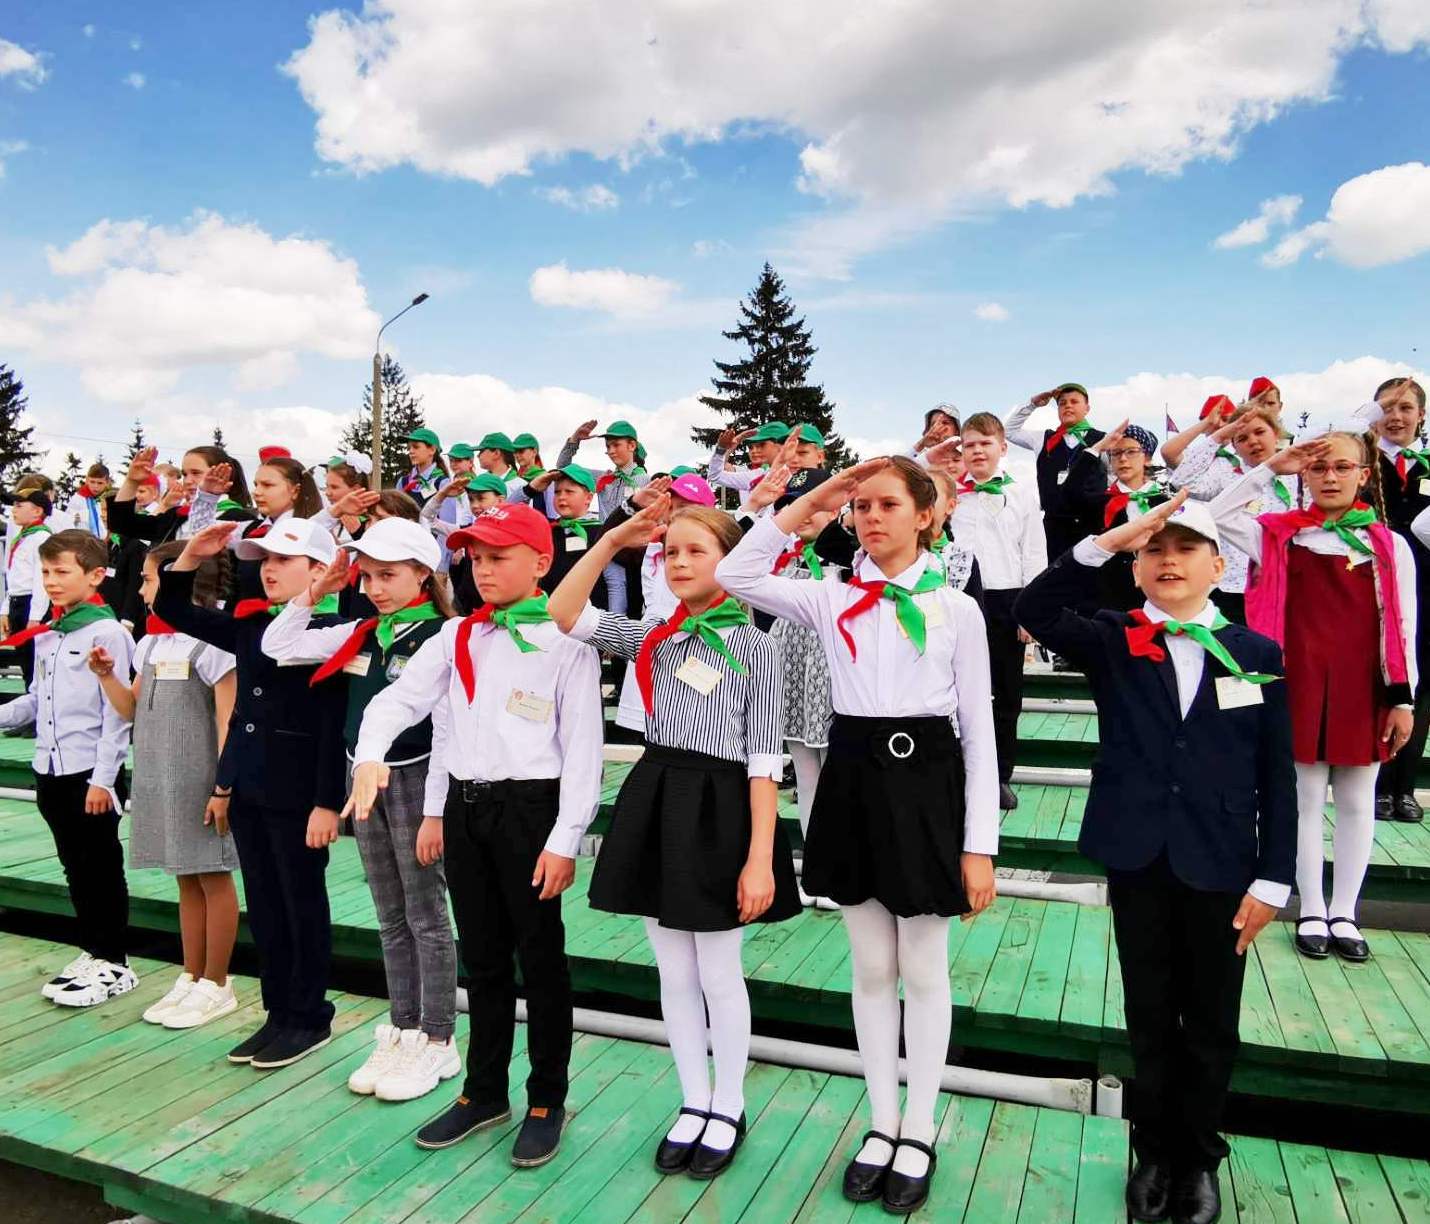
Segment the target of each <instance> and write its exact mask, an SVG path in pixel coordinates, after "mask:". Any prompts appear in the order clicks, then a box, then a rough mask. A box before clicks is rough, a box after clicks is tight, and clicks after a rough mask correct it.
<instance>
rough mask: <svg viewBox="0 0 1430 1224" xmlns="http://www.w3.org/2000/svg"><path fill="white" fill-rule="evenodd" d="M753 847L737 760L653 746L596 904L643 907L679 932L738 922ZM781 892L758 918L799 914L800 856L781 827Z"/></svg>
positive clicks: (630, 795)
mask: <svg viewBox="0 0 1430 1224" xmlns="http://www.w3.org/2000/svg"><path fill="white" fill-rule="evenodd" d="M749 852H750V784H749V779H748V778H747V777H746V773H745V766H744V765H743V764H741V763H740V762H738V761H727V760H724V759H723V758H721V757H714V756H706V755H705V754H704V753H700V752H685V751H682V750H681V749H678V748H663V747H661V746H660V745H658V744H649V745H647V746H646V750H645V755H643V756H642V757H641V759H640V760H639V761H637V762H636V764H635V767H634V768H633V769H632V770H631V772H630V775H629V776H628V777H627V778H626V781H625V784H624V785H623V786H622V787H621V793H620V795H619V796H618V797H617V799H616V810H615V813H614V815H612V817H611V827H610V831H609V832H607V834H606V836H605V838H604V840H603V841H602V843H601V852H600V854H598V855H597V856H596V867H595V870H594V871H593V873H592V875H591V888H590V892H589V894H588V899H589V901H590V904H591V907H592V908H593V909H598V910H606V911H608V912H609V913H613V914H640V915H643V916H644V917H647V918H654V919H656V920H657V921H658V922H659V923H660V925H661V926H664V927H670V928H671V929H672V930H677V931H731V930H734V929H735V928H736V927H738V926H740V925H741V924H740V907H739V904H738V902H737V900H736V889H737V886H738V884H739V880H740V872H741V871H743V870H744V867H745V860H746V859H747V858H748V857H749ZM772 866H773V870H774V877H775V899H774V902H773V904H771V906H770V908H769V909H767V910H766V911H765V912H764V913H763V914H762V915H760V917H758V918H757V919H755V921H756V922H781V921H783V920H784V919H786V918H793V917H794V916H795V915H796V914H798V913H799V912H800V903H799V888H798V886H797V884H796V882H795V876H794V860H793V858H792V857H791V855H790V848H789V842H788V840H787V839H786V838H785V834H784V830H783V829H782V828H780V827H779V826H778V825H776V828H775V839H774V856H773V860H772Z"/></svg>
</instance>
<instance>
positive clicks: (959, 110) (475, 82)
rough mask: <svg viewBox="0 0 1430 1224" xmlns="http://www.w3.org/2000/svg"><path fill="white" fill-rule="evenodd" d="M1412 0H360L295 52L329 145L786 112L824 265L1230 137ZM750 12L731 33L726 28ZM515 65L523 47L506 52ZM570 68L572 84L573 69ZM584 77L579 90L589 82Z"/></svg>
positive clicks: (794, 242) (782, 120)
mask: <svg viewBox="0 0 1430 1224" xmlns="http://www.w3.org/2000/svg"><path fill="white" fill-rule="evenodd" d="M1423 10H1424V6H1423V3H1417V0H1262V2H1260V3H1255V4H1251V3H1247V2H1246V0H1204V3H1202V4H1198V5H1170V4H1147V5H1139V6H1131V7H1129V6H1128V5H1126V4H1125V3H1122V2H1121V0H1087V2H1086V3H1083V4H1077V5H1068V4H1059V3H1055V2H1054V0H1029V2H1028V3H1026V4H1024V5H1022V6H1020V9H1019V14H1018V19H1017V20H1009V21H1002V22H990V21H989V20H988V16H987V13H986V12H985V11H984V10H983V9H980V8H978V7H977V6H970V5H964V4H949V3H945V2H942V0H872V2H871V3H868V4H864V5H839V6H830V5H829V4H828V3H826V2H825V0H786V2H785V3H782V4H779V5H770V4H768V3H766V2H765V0H727V3H724V4H719V5H712V4H691V3H689V2H688V0H629V3H627V4H626V5H625V6H623V8H622V19H621V20H620V21H612V20H611V19H610V15H609V13H608V12H607V11H606V9H605V8H604V7H603V6H600V5H590V4H587V3H582V2H581V0H549V3H548V4H547V5H546V6H545V7H544V8H543V10H542V12H543V20H544V21H545V22H547V23H549V25H550V27H551V28H552V29H560V30H561V31H562V37H560V38H542V39H533V38H532V37H531V27H530V19H529V12H530V10H529V8H528V6H527V5H526V4H525V3H524V0H488V2H487V3H484V4H480V5H475V4H469V3H464V2H463V0H369V3H368V4H367V5H366V6H365V7H364V8H363V10H362V12H361V13H360V14H355V13H351V12H348V11H345V10H338V9H333V10H330V11H328V12H324V13H321V14H320V15H318V16H317V17H315V18H313V20H312V21H311V22H310V38H309V41H308V43H307V45H306V46H304V47H303V48H301V49H300V50H298V51H297V52H296V53H295V54H294V55H293V56H292V57H291V58H290V60H289V61H288V63H287V65H286V70H287V71H288V72H289V73H290V75H291V76H292V77H293V78H294V80H295V81H296V82H297V85H298V88H299V90H300V91H301V93H302V95H303V97H304V99H305V100H306V101H307V102H308V104H309V105H310V106H311V108H312V109H313V111H314V112H315V117H316V141H315V143H316V148H317V152H318V154H319V155H320V156H321V157H323V158H324V159H326V160H328V161H332V162H337V163H340V164H342V165H345V166H348V167H350V168H353V169H356V170H359V171H376V170H382V169H385V168H388V167H392V166H397V165H402V164H410V165H413V166H416V167H418V168H419V169H421V170H425V171H428V172H430V173H434V174H440V175H447V176H454V177H459V178H467V179H473V180H475V181H477V182H481V183H484V184H487V185H491V184H493V183H496V182H498V181H500V180H501V179H503V178H505V177H508V176H511V175H521V174H529V173H531V171H532V168H533V167H534V166H537V165H540V164H542V163H545V162H549V161H553V160H557V159H560V158H563V157H566V156H568V155H571V154H583V155H586V156H589V157H592V158H595V159H597V160H600V161H606V162H611V163H614V164H616V165H621V166H627V165H629V164H631V163H632V162H633V161H635V160H637V159H639V158H641V157H644V156H648V155H649V154H651V153H652V152H653V151H656V150H661V149H664V148H666V147H667V146H669V145H674V144H679V143H681V142H685V143H696V142H702V141H716V140H721V139H724V138H727V137H729V136H731V135H734V134H738V133H740V132H746V131H749V130H751V127H752V126H753V127H755V128H756V129H759V130H774V131H777V132H781V133H784V134H785V135H787V136H788V138H789V139H790V140H791V141H792V142H793V143H794V144H795V146H796V147H799V148H800V149H801V152H800V155H799V163H800V164H799V174H798V176H797V178H798V185H799V186H800V187H801V188H802V189H803V190H805V191H806V192H807V193H809V194H810V195H811V197H813V198H814V199H815V200H816V201H826V202H828V203H826V204H823V205H821V206H820V207H818V208H817V209H816V210H815V211H814V212H813V213H812V214H811V215H810V216H808V217H807V218H804V219H803V220H802V221H801V222H800V224H799V226H798V227H797V228H796V230H795V232H794V234H793V235H792V236H791V238H790V250H791V252H792V253H795V254H799V255H802V256H803V259H802V261H801V262H802V263H803V265H804V266H805V267H806V269H808V270H812V271H818V272H823V273H826V274H833V275H843V274H847V272H848V268H849V263H850V260H851V259H852V258H854V257H857V256H858V255H859V254H860V253H862V252H864V251H868V250H872V249H874V248H876V247H879V246H885V245H888V244H889V243H890V242H895V241H898V240H900V239H901V238H904V237H907V236H908V235H910V234H913V233H917V232H918V231H919V230H921V229H924V228H927V227H928V226H929V225H931V224H936V223H938V222H941V221H943V220H946V219H948V218H949V217H952V216H955V215H958V214H959V213H960V212H962V211H964V210H967V209H970V208H987V207H989V206H997V205H1003V206H1012V207H1019V208H1021V207H1025V206H1027V205H1030V204H1043V205H1047V206H1051V207H1062V206H1066V205H1069V204H1071V203H1073V202H1074V201H1076V200H1077V199H1079V198H1082V197H1085V196H1089V195H1099V194H1106V193H1108V192H1110V191H1112V190H1113V176H1114V175H1116V174H1117V173H1119V172H1124V171H1127V170H1141V171H1145V172H1148V173H1154V174H1175V173H1177V172H1178V171H1179V170H1180V169H1181V168H1182V167H1183V166H1185V165H1186V164H1187V163H1188V162H1191V161H1194V160H1197V159H1202V158H1228V157H1231V156H1233V155H1234V153H1235V151H1236V149H1237V145H1238V141H1239V139H1240V138H1241V136H1242V135H1243V134H1244V133H1245V132H1247V131H1248V130H1250V129H1252V128H1254V127H1256V126H1257V125H1259V124H1262V123H1265V122H1267V121H1269V120H1271V119H1272V118H1274V117H1275V116H1276V115H1278V114H1279V113H1280V112H1282V111H1283V110H1285V109H1286V108H1287V107H1289V106H1293V105H1296V104H1299V103H1307V102H1316V101H1322V100H1324V99H1326V98H1327V97H1329V96H1330V95H1331V93H1332V91H1333V88H1334V84H1335V75H1336V71H1337V68H1338V66H1339V64H1340V62H1341V60H1342V59H1343V57H1344V56H1346V55H1347V54H1348V53H1349V52H1351V51H1352V50H1354V49H1356V48H1357V47H1360V46H1364V45H1367V44H1376V45H1380V46H1383V47H1384V48H1386V49H1387V50H1391V51H1397V52H1399V51H1409V50H1412V49H1414V48H1415V47H1418V46H1421V45H1423V44H1424V43H1425V42H1426V40H1427V39H1430V28H1427V27H1430V19H1427V18H1426V17H1425V16H1424V12H1423ZM732 29H739V30H740V31H741V36H740V37H739V39H732V37H731V36H730V31H731V30H732ZM512 65H519V68H518V69H517V70H512V68H511V66H512ZM554 83H559V84H560V88H556V87H555V86H554ZM572 98H579V99H580V104H579V105H573V104H572V103H571V101H570V99H572Z"/></svg>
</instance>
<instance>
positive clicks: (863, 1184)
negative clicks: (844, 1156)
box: [844, 1130, 898, 1203]
mask: <svg viewBox="0 0 1430 1224" xmlns="http://www.w3.org/2000/svg"><path fill="white" fill-rule="evenodd" d="M870 1139H882V1140H883V1141H884V1142H885V1143H887V1144H888V1145H889V1159H888V1160H886V1161H885V1162H884V1163H883V1164H877V1165H876V1164H865V1163H864V1162H862V1161H861V1160H859V1159H858V1157H857V1156H856V1157H855V1159H853V1160H851V1161H850V1162H849V1163H848V1164H847V1165H846V1166H845V1168H844V1197H845V1198H847V1199H848V1200H849V1201H850V1202H851V1203H872V1202H873V1201H874V1200H875V1199H877V1198H883V1197H884V1178H885V1177H886V1176H888V1172H889V1166H890V1165H891V1164H893V1163H894V1152H893V1148H894V1145H895V1144H896V1143H897V1142H898V1140H897V1139H891V1138H890V1137H889V1136H888V1135H886V1134H884V1132H883V1131H876V1130H870V1131H865V1132H864V1138H863V1139H861V1140H860V1141H859V1150H860V1151H861V1152H862V1151H863V1150H864V1145H865V1144H866V1143H868V1142H869V1140H870Z"/></svg>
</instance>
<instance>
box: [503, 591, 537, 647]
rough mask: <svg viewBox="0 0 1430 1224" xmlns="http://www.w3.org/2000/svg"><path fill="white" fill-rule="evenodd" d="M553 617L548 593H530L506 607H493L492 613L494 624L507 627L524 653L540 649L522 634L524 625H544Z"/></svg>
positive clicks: (513, 639)
mask: <svg viewBox="0 0 1430 1224" xmlns="http://www.w3.org/2000/svg"><path fill="white" fill-rule="evenodd" d="M550 619H551V613H549V612H548V611H547V610H546V593H545V592H544V591H543V592H542V593H541V594H540V595H529V596H528V597H527V598H525V599H518V600H517V601H516V603H514V604H510V605H508V606H507V607H505V608H493V609H492V615H491V622H492V624H494V625H496V626H498V627H499V628H502V629H505V630H506V631H507V632H508V633H509V634H511V640H512V641H513V642H515V643H516V648H517V649H518V650H519V651H521V653H522V654H530V653H531V652H532V651H533V650H540V649H541V647H540V646H533V645H532V644H531V643H530V642H528V641H527V640H526V639H525V638H524V637H522V636H521V626H522V625H542V624H545V623H546V622H547V621H549V620H550Z"/></svg>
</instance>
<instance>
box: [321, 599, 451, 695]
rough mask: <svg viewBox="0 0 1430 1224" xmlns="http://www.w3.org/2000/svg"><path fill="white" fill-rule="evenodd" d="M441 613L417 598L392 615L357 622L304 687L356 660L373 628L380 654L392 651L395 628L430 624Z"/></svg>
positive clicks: (323, 678)
mask: <svg viewBox="0 0 1430 1224" xmlns="http://www.w3.org/2000/svg"><path fill="white" fill-rule="evenodd" d="M441 616H442V614H441V613H440V612H438V611H437V609H436V608H435V607H433V606H432V601H431V599H429V598H428V597H427V596H426V595H419V596H418V597H417V598H416V599H414V600H413V601H412V602H411V603H410V604H407V605H405V606H404V607H401V608H398V609H397V610H396V611H393V612H384V613H383V614H382V615H381V616H370V617H368V619H367V620H361V621H358V623H357V624H356V625H354V626H353V631H352V633H350V634H349V635H348V640H347V641H346V642H344V643H343V644H342V645H341V646H339V647H338V648H337V650H336V651H335V652H334V653H333V656H332V657H331V658H330V659H329V660H328V661H327V662H326V663H324V664H323V665H322V666H321V667H319V668H318V670H317V671H315V672H314V673H313V675H312V678H311V679H310V680H309V681H308V684H309V685H310V686H311V685H314V684H317V683H318V681H320V680H326V679H327V678H328V677H329V676H331V675H335V674H336V673H337V672H340V671H342V670H343V668H345V667H346V666H347V665H348V664H349V663H351V662H352V661H353V659H355V658H357V655H358V652H359V651H360V650H362V648H363V647H364V646H365V645H367V639H368V637H369V636H370V635H371V634H372V631H373V630H374V629H376V630H377V644H378V645H379V646H380V647H382V650H383V653H384V654H385V653H386V652H387V651H389V650H391V649H392V643H393V641H394V639H395V638H396V635H397V627H398V626H399V625H415V624H417V623H418V622H419V621H430V620H438V619H440V618H441Z"/></svg>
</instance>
